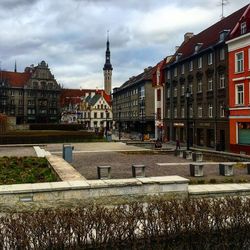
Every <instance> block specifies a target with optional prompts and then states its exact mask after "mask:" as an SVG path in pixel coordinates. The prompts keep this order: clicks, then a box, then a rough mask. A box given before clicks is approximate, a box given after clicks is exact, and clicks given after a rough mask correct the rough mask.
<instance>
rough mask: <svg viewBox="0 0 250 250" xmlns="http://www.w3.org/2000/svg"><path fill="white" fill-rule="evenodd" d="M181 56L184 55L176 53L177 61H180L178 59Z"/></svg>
mask: <svg viewBox="0 0 250 250" xmlns="http://www.w3.org/2000/svg"><path fill="white" fill-rule="evenodd" d="M181 56H182V53H178V54H177V55H176V61H178V60H179V59H180V58H181Z"/></svg>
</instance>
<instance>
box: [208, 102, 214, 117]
mask: <svg viewBox="0 0 250 250" xmlns="http://www.w3.org/2000/svg"><path fill="white" fill-rule="evenodd" d="M208 117H209V118H212V117H213V105H212V104H209V105H208Z"/></svg>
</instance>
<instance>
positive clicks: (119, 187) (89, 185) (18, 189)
mask: <svg viewBox="0 0 250 250" xmlns="http://www.w3.org/2000/svg"><path fill="white" fill-rule="evenodd" d="M188 182H189V180H188V179H185V178H182V177H179V176H162V177H148V178H147V177H145V178H131V179H113V180H112V179H110V180H77V181H63V182H52V183H36V184H16V185H1V186H0V203H6V204H15V203H17V202H28V201H32V202H37V201H39V202H57V201H63V200H70V199H78V200H86V201H88V200H89V199H92V198H95V199H96V198H97V199H99V198H105V197H106V198H108V197H111V196H112V197H120V198H123V197H128V196H148V195H156V194H180V195H181V196H187V195H188Z"/></svg>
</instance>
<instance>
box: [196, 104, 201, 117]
mask: <svg viewBox="0 0 250 250" xmlns="http://www.w3.org/2000/svg"><path fill="white" fill-rule="evenodd" d="M197 113H198V117H199V118H201V117H202V106H201V105H199V106H198V112H197Z"/></svg>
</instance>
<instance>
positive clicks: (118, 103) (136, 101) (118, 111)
mask: <svg viewBox="0 0 250 250" xmlns="http://www.w3.org/2000/svg"><path fill="white" fill-rule="evenodd" d="M153 71H154V68H152V67H148V68H146V69H145V70H144V72H143V73H141V74H139V75H137V76H133V77H131V78H130V79H129V80H128V81H126V82H125V83H124V84H123V85H122V86H121V87H119V88H115V89H113V102H112V105H113V119H114V121H115V123H116V128H117V129H120V130H122V131H123V132H127V133H130V134H131V135H133V133H134V134H135V136H137V135H140V138H141V139H144V138H147V137H152V138H153V137H154V121H155V114H154V111H155V110H154V89H153V87H152V74H153ZM119 127H120V128H119Z"/></svg>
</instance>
